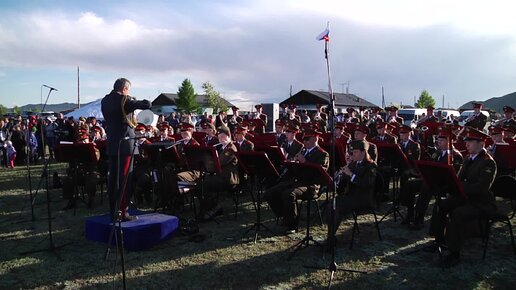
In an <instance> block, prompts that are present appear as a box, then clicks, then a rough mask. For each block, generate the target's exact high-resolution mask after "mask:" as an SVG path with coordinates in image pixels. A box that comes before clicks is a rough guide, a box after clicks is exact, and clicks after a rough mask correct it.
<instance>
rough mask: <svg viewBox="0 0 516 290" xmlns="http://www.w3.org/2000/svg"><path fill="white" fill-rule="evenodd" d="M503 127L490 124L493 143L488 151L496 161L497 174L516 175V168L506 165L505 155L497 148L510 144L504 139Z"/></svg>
mask: <svg viewBox="0 0 516 290" xmlns="http://www.w3.org/2000/svg"><path fill="white" fill-rule="evenodd" d="M503 131H504V130H503V128H502V127H500V126H490V127H489V133H490V134H491V140H493V144H491V145H489V146H488V147H487V149H486V150H487V153H489V155H491V157H493V159H494V160H495V162H496V166H497V170H496V176H497V177H498V176H502V175H511V176H514V169H510V168H508V167H507V166H506V165H505V160H503V159H504V157H503V156H502V155H501V154H500V151H499V150H496V149H497V147H499V146H500V145H501V146H504V145H509V143H507V142H505V140H504V139H503Z"/></svg>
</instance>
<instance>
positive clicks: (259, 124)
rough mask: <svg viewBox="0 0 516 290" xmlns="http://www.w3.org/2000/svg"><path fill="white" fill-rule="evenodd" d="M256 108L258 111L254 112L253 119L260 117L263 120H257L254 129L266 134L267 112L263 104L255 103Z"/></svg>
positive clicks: (258, 132)
mask: <svg viewBox="0 0 516 290" xmlns="http://www.w3.org/2000/svg"><path fill="white" fill-rule="evenodd" d="M254 108H255V109H256V113H255V114H254V118H253V119H259V120H261V122H255V123H256V128H255V129H254V130H253V131H254V132H256V133H257V134H264V133H265V127H266V126H267V114H265V113H263V106H262V105H260V104H258V105H255V106H254ZM249 130H251V129H249Z"/></svg>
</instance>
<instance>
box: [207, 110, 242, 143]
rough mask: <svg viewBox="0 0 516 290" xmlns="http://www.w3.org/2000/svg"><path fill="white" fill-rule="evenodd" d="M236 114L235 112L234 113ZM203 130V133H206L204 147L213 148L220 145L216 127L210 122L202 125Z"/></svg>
mask: <svg viewBox="0 0 516 290" xmlns="http://www.w3.org/2000/svg"><path fill="white" fill-rule="evenodd" d="M233 114H234V111H233ZM201 129H202V131H203V132H205V133H206V136H205V137H204V145H206V146H213V145H215V144H217V143H219V139H218V138H217V136H216V134H217V130H216V129H215V126H214V125H213V124H212V123H210V122H204V123H202V124H201Z"/></svg>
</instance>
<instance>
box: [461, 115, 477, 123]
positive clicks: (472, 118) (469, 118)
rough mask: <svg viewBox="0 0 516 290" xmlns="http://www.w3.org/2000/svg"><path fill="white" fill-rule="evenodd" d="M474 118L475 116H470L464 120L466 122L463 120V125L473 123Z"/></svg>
mask: <svg viewBox="0 0 516 290" xmlns="http://www.w3.org/2000/svg"><path fill="white" fill-rule="evenodd" d="M476 117H477V116H476V115H475V114H471V115H470V116H469V117H467V118H466V120H464V123H467V122H470V121H473V120H474V119H475V118H476Z"/></svg>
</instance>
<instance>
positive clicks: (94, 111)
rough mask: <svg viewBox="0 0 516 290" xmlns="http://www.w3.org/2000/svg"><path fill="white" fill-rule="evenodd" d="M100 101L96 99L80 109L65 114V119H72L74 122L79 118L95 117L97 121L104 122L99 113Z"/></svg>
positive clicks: (100, 112)
mask: <svg viewBox="0 0 516 290" xmlns="http://www.w3.org/2000/svg"><path fill="white" fill-rule="evenodd" d="M101 101H102V99H98V100H96V101H94V102H92V103H89V104H88V105H86V106H83V107H80V108H79V109H76V110H74V111H72V112H70V113H68V114H66V115H65V117H73V118H74V119H75V120H77V119H79V118H80V117H85V118H88V117H95V118H97V120H104V116H103V115H102V111H101V104H100V103H101Z"/></svg>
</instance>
